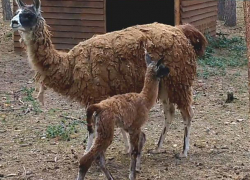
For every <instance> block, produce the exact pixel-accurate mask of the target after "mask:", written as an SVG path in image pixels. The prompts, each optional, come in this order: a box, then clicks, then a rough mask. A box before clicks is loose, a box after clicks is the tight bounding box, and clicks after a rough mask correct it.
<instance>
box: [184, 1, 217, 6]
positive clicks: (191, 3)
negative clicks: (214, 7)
mask: <svg viewBox="0 0 250 180" xmlns="http://www.w3.org/2000/svg"><path fill="white" fill-rule="evenodd" d="M211 1H216V0H182V1H181V5H182V6H192V5H196V4H203V3H208V2H211Z"/></svg>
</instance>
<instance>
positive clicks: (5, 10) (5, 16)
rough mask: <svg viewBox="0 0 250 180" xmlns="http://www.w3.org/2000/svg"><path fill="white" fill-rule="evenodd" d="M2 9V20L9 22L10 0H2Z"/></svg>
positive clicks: (10, 16) (10, 12)
mask: <svg viewBox="0 0 250 180" xmlns="http://www.w3.org/2000/svg"><path fill="white" fill-rule="evenodd" d="M2 8H3V20H11V18H12V11H11V6H10V0H2Z"/></svg>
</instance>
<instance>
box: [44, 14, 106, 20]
mask: <svg viewBox="0 0 250 180" xmlns="http://www.w3.org/2000/svg"><path fill="white" fill-rule="evenodd" d="M42 16H43V17H44V18H45V19H65V20H67V19H72V20H94V21H95V20H104V15H103V14H65V13H47V12H44V13H43V14H42Z"/></svg>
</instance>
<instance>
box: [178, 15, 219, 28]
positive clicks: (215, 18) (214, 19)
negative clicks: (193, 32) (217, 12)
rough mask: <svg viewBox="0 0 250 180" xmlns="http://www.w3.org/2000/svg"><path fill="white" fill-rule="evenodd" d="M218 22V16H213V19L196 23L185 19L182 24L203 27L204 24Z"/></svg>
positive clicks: (209, 18)
mask: <svg viewBox="0 0 250 180" xmlns="http://www.w3.org/2000/svg"><path fill="white" fill-rule="evenodd" d="M216 20H217V16H212V17H208V18H204V19H201V20H199V21H195V22H190V21H189V20H188V19H184V20H182V24H185V23H192V24H193V25H195V26H199V25H202V24H204V23H210V22H214V23H216Z"/></svg>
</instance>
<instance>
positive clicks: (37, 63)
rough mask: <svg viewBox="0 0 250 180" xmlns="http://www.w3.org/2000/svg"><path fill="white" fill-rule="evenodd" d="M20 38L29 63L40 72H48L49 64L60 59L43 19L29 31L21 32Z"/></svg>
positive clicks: (52, 64) (55, 62)
mask: <svg viewBox="0 0 250 180" xmlns="http://www.w3.org/2000/svg"><path fill="white" fill-rule="evenodd" d="M22 38H23V40H24V42H25V44H26V47H27V54H28V58H29V62H30V64H31V65H32V66H33V67H34V69H35V70H36V71H38V72H39V73H41V74H44V72H46V74H49V72H48V71H49V70H50V69H53V68H52V67H51V66H56V65H58V64H60V62H61V61H62V59H63V58H62V55H63V54H61V53H59V52H58V51H57V50H56V49H55V48H54V45H53V44H52V41H51V34H50V32H49V30H48V28H47V25H46V23H45V22H44V21H41V22H40V24H39V25H37V27H36V29H35V30H34V31H31V32H28V33H27V32H23V33H22Z"/></svg>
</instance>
